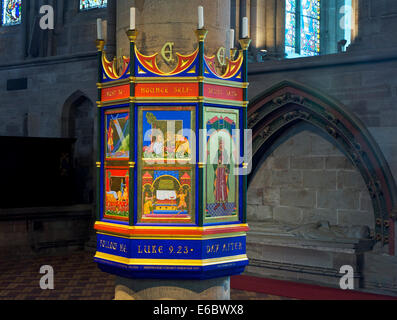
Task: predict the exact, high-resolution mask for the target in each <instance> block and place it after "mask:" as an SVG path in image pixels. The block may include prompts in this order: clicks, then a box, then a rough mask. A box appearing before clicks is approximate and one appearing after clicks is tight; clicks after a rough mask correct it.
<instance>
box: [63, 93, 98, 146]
mask: <svg viewBox="0 0 397 320" xmlns="http://www.w3.org/2000/svg"><path fill="white" fill-rule="evenodd" d="M85 100H88V101H89V102H90V103H91V104H92V102H91V100H90V99H89V98H88V97H87V95H86V94H85V93H83V92H82V91H80V90H76V91H75V92H73V93H72V94H71V95H70V96H69V97H68V98H67V99H66V100H65V102H64V104H63V108H62V119H61V137H63V138H70V137H71V134H72V132H73V128H72V126H73V123H72V121H71V112H72V111H73V107H75V106H78V105H80V104H82V103H83V102H84V101H85Z"/></svg>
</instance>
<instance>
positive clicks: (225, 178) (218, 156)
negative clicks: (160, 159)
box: [204, 108, 239, 219]
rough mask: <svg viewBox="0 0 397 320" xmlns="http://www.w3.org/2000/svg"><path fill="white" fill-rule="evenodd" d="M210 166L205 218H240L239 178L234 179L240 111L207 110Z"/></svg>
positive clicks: (207, 169)
mask: <svg viewBox="0 0 397 320" xmlns="http://www.w3.org/2000/svg"><path fill="white" fill-rule="evenodd" d="M206 109H207V112H205V121H206V129H207V145H206V152H207V165H206V173H205V179H206V183H205V191H204V192H205V197H204V198H205V201H206V203H205V206H206V214H205V217H206V218H208V219H211V218H214V219H223V218H228V217H229V218H230V217H233V216H236V215H237V212H238V210H237V209H238V185H239V184H238V176H236V175H235V172H234V169H235V162H236V161H235V159H237V157H236V156H237V152H238V150H239V149H238V143H237V141H238V139H237V137H235V136H234V134H235V132H234V131H235V129H237V128H238V116H239V114H238V111H237V110H233V109H218V108H206Z"/></svg>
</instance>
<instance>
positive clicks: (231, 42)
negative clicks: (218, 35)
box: [229, 29, 234, 49]
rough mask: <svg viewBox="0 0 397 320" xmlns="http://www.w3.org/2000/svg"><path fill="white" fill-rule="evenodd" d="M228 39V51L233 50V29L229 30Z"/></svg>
mask: <svg viewBox="0 0 397 320" xmlns="http://www.w3.org/2000/svg"><path fill="white" fill-rule="evenodd" d="M229 37H230V39H229V41H230V42H229V43H230V49H233V48H234V29H230V32H229Z"/></svg>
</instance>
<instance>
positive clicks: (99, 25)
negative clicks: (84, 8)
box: [96, 18, 103, 40]
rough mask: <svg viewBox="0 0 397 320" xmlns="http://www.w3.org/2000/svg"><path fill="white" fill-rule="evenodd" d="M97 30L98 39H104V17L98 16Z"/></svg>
mask: <svg viewBox="0 0 397 320" xmlns="http://www.w3.org/2000/svg"><path fill="white" fill-rule="evenodd" d="M96 30H97V39H99V40H103V39H102V19H101V18H98V19H97V20H96Z"/></svg>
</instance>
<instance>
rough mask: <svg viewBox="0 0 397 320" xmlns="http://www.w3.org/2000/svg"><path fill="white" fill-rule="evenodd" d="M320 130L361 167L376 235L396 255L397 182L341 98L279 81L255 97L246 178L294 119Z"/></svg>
mask: <svg viewBox="0 0 397 320" xmlns="http://www.w3.org/2000/svg"><path fill="white" fill-rule="evenodd" d="M302 123H305V124H308V125H310V126H312V127H313V128H316V129H317V130H319V131H321V132H322V133H323V134H324V135H325V136H327V137H328V138H329V139H330V140H332V142H333V143H334V144H335V145H337V146H338V148H339V149H340V150H341V151H342V152H343V153H344V154H345V155H346V157H347V158H348V159H349V160H350V161H351V162H352V163H353V165H354V166H355V167H356V168H357V170H358V171H359V172H360V174H361V176H362V178H363V180H364V182H365V184H366V187H367V189H368V192H369V194H370V196H371V200H372V205H373V209H374V215H375V226H374V230H375V233H374V239H375V240H376V241H379V242H381V243H382V245H389V251H390V254H394V219H395V212H396V200H397V196H396V195H397V193H396V184H395V181H394V179H393V176H392V174H391V171H390V169H389V166H388V164H387V162H386V160H385V158H384V156H383V154H382V151H381V150H380V148H379V146H378V145H377V143H376V142H375V140H374V139H373V137H372V136H371V134H370V133H369V131H368V130H367V129H366V127H365V126H364V124H363V123H362V122H361V121H360V120H359V119H358V118H357V117H356V116H355V115H354V114H352V113H351V112H349V111H348V110H347V108H346V107H344V106H343V105H342V104H341V103H339V102H337V101H335V100H333V99H331V98H329V97H327V96H326V95H324V94H322V93H320V92H318V91H316V90H313V89H309V88H307V87H305V86H304V85H302V84H299V83H295V82H290V81H283V82H281V83H279V84H277V85H276V86H274V87H272V88H270V89H268V90H266V91H265V92H263V93H262V94H260V95H259V96H257V97H255V98H254V99H253V100H252V101H251V102H250V106H249V109H248V126H249V127H250V128H251V129H252V130H253V136H252V139H253V142H252V143H253V150H252V151H253V166H252V173H251V175H250V177H249V179H248V183H250V181H252V178H253V177H254V176H255V174H256V172H257V170H258V168H259V167H260V164H261V163H262V162H263V161H264V159H265V158H266V156H268V155H269V152H268V151H269V150H270V149H271V148H272V145H273V143H274V141H276V139H278V138H279V137H281V136H282V135H283V134H284V133H285V132H286V131H287V130H289V129H291V128H293V127H295V126H297V125H298V124H302Z"/></svg>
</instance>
